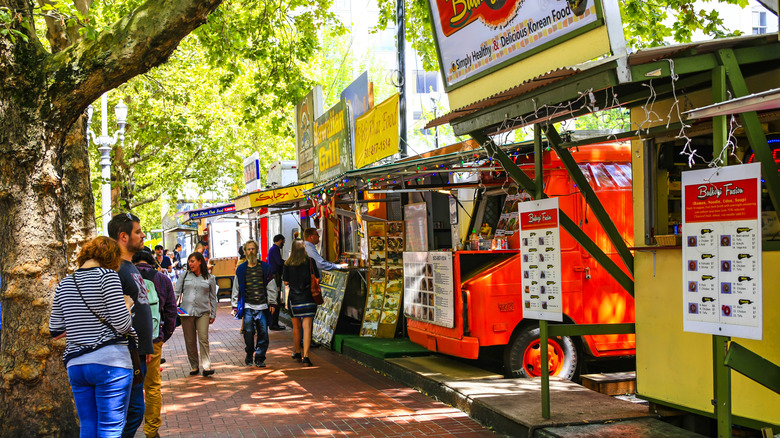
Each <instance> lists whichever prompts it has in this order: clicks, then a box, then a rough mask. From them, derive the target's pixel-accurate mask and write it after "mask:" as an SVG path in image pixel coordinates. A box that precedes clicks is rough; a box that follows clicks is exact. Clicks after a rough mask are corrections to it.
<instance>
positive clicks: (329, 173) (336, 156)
mask: <svg viewBox="0 0 780 438" xmlns="http://www.w3.org/2000/svg"><path fill="white" fill-rule="evenodd" d="M314 138H315V146H314V182H315V183H320V182H323V181H327V180H329V179H331V178H335V177H337V176H339V175H341V174H343V173H344V172H346V171H348V170H351V169H352V147H351V146H350V144H351V143H350V134H349V108H347V104H346V102H345V101H344V100H342V101H340V102H339V103H337V104H336V105H334V106H333V107H332V108H331V109H329V110H328V111H326V112H325V114H323V115H322V117H320V118H318V119H317V122H316V123H315V126H314Z"/></svg>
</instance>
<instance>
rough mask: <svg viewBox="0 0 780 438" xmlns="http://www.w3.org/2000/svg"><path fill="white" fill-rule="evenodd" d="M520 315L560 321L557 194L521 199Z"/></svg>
mask: <svg viewBox="0 0 780 438" xmlns="http://www.w3.org/2000/svg"><path fill="white" fill-rule="evenodd" d="M517 208H518V213H519V218H520V253H521V254H522V257H523V259H522V263H521V271H522V282H521V284H522V287H523V294H522V295H523V318H530V319H540V320H545V321H559V322H560V321H563V306H562V304H563V303H562V300H563V289H562V287H561V281H562V277H561V230H560V224H559V221H558V198H547V199H540V200H538V201H527V202H521V203H520V204H519V205H518V206H517Z"/></svg>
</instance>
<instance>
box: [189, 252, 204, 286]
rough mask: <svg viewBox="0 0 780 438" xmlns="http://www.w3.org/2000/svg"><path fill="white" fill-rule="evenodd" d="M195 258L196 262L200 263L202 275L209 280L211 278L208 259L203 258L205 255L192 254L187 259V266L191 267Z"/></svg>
mask: <svg viewBox="0 0 780 438" xmlns="http://www.w3.org/2000/svg"><path fill="white" fill-rule="evenodd" d="M192 258H194V259H195V260H197V261H198V263H200V275H201V276H202V277H203V278H205V279H206V280H208V278H209V266H208V264H206V259H205V258H204V257H203V254H201V253H199V252H197V251H195V252H193V253H192V254H190V255H189V257H187V264H188V265H189V262H190V259H192Z"/></svg>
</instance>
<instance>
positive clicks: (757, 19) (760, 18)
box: [753, 9, 766, 35]
mask: <svg viewBox="0 0 780 438" xmlns="http://www.w3.org/2000/svg"><path fill="white" fill-rule="evenodd" d="M765 33H766V11H761V10H757V9H754V10H753V35H762V34H765Z"/></svg>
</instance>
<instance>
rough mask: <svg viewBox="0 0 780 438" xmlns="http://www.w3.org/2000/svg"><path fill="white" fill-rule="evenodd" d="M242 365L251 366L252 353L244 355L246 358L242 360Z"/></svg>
mask: <svg viewBox="0 0 780 438" xmlns="http://www.w3.org/2000/svg"><path fill="white" fill-rule="evenodd" d="M244 363H245V364H247V366H252V353H247V354H246V358H244Z"/></svg>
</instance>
